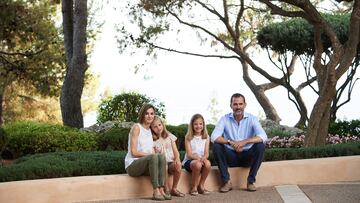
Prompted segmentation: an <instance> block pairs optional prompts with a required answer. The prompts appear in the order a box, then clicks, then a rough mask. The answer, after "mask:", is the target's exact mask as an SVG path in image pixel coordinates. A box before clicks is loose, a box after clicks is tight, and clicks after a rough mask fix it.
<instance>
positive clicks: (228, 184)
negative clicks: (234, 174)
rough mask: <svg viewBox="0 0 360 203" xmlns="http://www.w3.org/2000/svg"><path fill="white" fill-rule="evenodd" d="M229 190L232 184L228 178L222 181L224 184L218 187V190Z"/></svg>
mask: <svg viewBox="0 0 360 203" xmlns="http://www.w3.org/2000/svg"><path fill="white" fill-rule="evenodd" d="M230 190H232V184H231V182H230V180H229V181H228V182H226V183H224V185H223V186H222V187H221V188H220V192H229V191H230Z"/></svg>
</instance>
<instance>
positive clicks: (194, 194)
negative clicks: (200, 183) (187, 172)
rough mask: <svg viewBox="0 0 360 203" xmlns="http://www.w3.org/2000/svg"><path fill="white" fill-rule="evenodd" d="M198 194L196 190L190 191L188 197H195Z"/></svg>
mask: <svg viewBox="0 0 360 203" xmlns="http://www.w3.org/2000/svg"><path fill="white" fill-rule="evenodd" d="M198 194H199V193H198V191H196V190H193V191H190V195H192V196H196V195H198Z"/></svg>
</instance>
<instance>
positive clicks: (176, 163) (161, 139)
mask: <svg viewBox="0 0 360 203" xmlns="http://www.w3.org/2000/svg"><path fill="white" fill-rule="evenodd" d="M150 127H151V131H152V133H153V139H154V151H155V152H156V153H160V154H165V157H166V161H167V165H168V174H169V176H168V177H167V179H166V188H167V191H169V189H170V188H171V191H170V194H171V195H172V196H177V197H184V196H185V194H184V193H182V192H180V191H179V190H178V189H177V185H178V183H179V180H180V176H181V162H180V154H179V151H178V149H177V147H176V143H175V141H176V139H177V138H176V137H175V135H173V134H171V133H170V132H169V131H167V130H166V127H165V125H164V123H163V122H162V120H161V118H160V117H158V116H155V118H154V121H153V122H152V123H151V126H150ZM171 177H173V178H172V179H173V184H172V185H171Z"/></svg>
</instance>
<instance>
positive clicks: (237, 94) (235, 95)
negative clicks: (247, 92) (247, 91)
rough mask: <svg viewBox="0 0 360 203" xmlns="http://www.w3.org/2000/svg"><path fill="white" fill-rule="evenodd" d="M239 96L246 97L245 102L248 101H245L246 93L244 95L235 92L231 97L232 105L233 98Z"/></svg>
mask: <svg viewBox="0 0 360 203" xmlns="http://www.w3.org/2000/svg"><path fill="white" fill-rule="evenodd" d="M238 97H242V98H243V99H244V102H245V103H246V101H245V96H244V95H242V94H240V93H235V94H233V95H232V96H231V98H230V105H231V104H232V100H233V98H238Z"/></svg>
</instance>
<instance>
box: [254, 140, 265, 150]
mask: <svg viewBox="0 0 360 203" xmlns="http://www.w3.org/2000/svg"><path fill="white" fill-rule="evenodd" d="M254 147H255V150H256V151H258V152H264V151H265V144H264V143H262V142H259V143H256V144H254Z"/></svg>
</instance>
